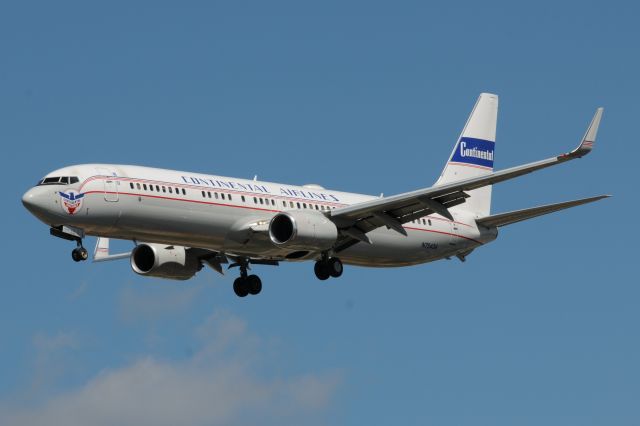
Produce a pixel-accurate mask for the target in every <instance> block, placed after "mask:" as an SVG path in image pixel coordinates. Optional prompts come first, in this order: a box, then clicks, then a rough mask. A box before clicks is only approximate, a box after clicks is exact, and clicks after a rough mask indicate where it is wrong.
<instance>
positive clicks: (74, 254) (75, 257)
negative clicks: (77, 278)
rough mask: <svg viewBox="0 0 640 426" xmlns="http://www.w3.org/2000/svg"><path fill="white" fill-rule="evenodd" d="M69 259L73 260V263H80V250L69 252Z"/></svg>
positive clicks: (75, 249)
mask: <svg viewBox="0 0 640 426" xmlns="http://www.w3.org/2000/svg"><path fill="white" fill-rule="evenodd" d="M71 258H72V259H73V260H74V262H80V261H81V260H82V257H81V256H80V250H79V249H77V248H74V249H73V251H72V252H71Z"/></svg>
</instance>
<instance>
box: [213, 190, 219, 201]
mask: <svg viewBox="0 0 640 426" xmlns="http://www.w3.org/2000/svg"><path fill="white" fill-rule="evenodd" d="M213 195H214V196H215V197H216V200H217V199H218V193H217V192H214V193H213Z"/></svg>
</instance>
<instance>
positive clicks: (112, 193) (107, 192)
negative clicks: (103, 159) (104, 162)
mask: <svg viewBox="0 0 640 426" xmlns="http://www.w3.org/2000/svg"><path fill="white" fill-rule="evenodd" d="M97 171H98V174H99V175H100V176H101V177H102V179H104V200H105V201H108V202H111V203H114V202H117V201H118V199H119V192H120V191H119V190H118V188H119V186H120V181H119V180H118V179H116V178H115V177H116V176H118V174H117V173H116V172H114V171H113V170H108V169H105V168H101V167H99V168H98V169H97ZM111 177H113V179H112V178H111Z"/></svg>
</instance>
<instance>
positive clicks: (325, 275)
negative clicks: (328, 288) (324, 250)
mask: <svg viewBox="0 0 640 426" xmlns="http://www.w3.org/2000/svg"><path fill="white" fill-rule="evenodd" d="M313 272H315V273H316V277H318V279H319V280H321V281H324V280H327V279H329V277H330V276H331V274H330V273H329V268H327V264H326V263H325V262H323V261H321V260H319V261H317V262H316V264H315V265H314V266H313Z"/></svg>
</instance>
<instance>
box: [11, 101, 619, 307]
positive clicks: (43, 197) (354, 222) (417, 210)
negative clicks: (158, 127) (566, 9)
mask: <svg viewBox="0 0 640 426" xmlns="http://www.w3.org/2000/svg"><path fill="white" fill-rule="evenodd" d="M602 112H603V109H602V108H598V109H597V110H596V112H595V115H594V116H593V119H592V120H591V123H590V124H589V127H588V128H587V131H586V132H585V134H584V137H583V138H582V140H581V141H580V143H579V145H578V146H577V147H576V148H575V149H574V150H572V151H570V152H568V153H565V154H561V155H558V156H555V157H551V158H548V159H545V160H541V161H536V162H532V163H528V164H525V165H521V166H516V167H511V168H507V169H504V170H500V171H494V169H493V157H494V148H495V141H496V124H497V114H498V96H497V95H495V94H491V93H482V94H480V96H479V97H478V99H477V101H476V103H475V105H474V107H473V110H472V111H471V114H470V116H469V118H468V120H467V122H466V124H465V126H464V128H463V130H462V133H461V134H460V137H459V138H458V139H457V140H456V142H455V145H454V148H453V151H452V152H451V155H450V157H449V159H448V161H447V163H446V164H445V166H444V169H443V171H442V173H441V174H440V177H439V178H438V179H437V181H436V182H435V184H434V185H433V186H431V187H428V188H422V189H417V190H413V191H410V192H405V193H401V194H397V195H393V196H389V197H385V196H383V195H382V194H381V195H380V196H370V195H362V194H353V193H346V192H340V191H334V190H329V189H325V188H323V187H322V186H319V185H303V186H295V185H288V184H280V183H272V182H262V181H258V180H257V178H254V179H253V180H247V179H239V178H231V177H223V176H215V175H210V174H203V173H194V172H181V171H174V170H163V169H157V168H149V167H141V166H132V165H117V164H82V165H74V166H69V167H64V168H62V169H59V170H55V171H53V172H51V173H49V174H47V175H46V176H45V177H44V178H42V179H41V180H40V181H39V182H38V183H37V185H36V186H35V187H33V188H31V189H29V190H28V191H27V192H26V193H25V194H24V196H23V197H22V203H23V204H24V206H25V207H26V208H27V209H28V210H29V211H30V212H31V213H32V214H33V215H34V216H36V218H38V219H39V220H40V221H42V222H44V223H45V224H46V225H48V226H50V233H51V235H54V236H56V237H60V238H63V239H66V240H70V241H75V243H76V248H75V249H73V251H72V258H73V260H75V261H77V262H78V261H84V260H86V259H87V258H88V257H89V255H88V252H87V250H86V249H85V248H84V246H83V240H84V238H85V236H96V237H98V240H97V244H96V248H95V251H94V257H93V258H94V261H105V260H115V259H122V258H129V259H130V264H131V268H132V269H133V271H134V272H136V273H137V274H140V275H143V276H149V277H159V278H167V279H174V280H187V279H189V278H192V277H193V276H194V275H195V274H196V273H197V272H198V271H200V270H201V269H202V268H203V267H204V265H208V266H209V267H211V268H212V269H213V270H215V271H217V272H218V273H221V274H223V273H224V266H227V267H228V268H233V267H237V268H238V269H239V272H240V275H239V277H238V278H236V279H235V281H234V283H233V290H234V292H235V293H236V295H237V296H239V297H245V296H247V295H249V294H251V295H256V294H258V293H260V292H261V290H262V281H261V280H260V278H259V277H258V276H257V275H255V274H251V275H250V274H249V270H250V269H251V266H252V265H278V264H280V263H281V262H300V261H314V262H315V263H314V272H315V275H316V277H317V278H318V279H320V280H327V279H329V278H331V277H333V278H337V277H340V276H341V275H342V273H343V265H345V264H346V265H357V266H368V267H398V266H408V265H416V264H421V263H426V262H432V261H435V260H440V259H451V258H452V257H457V258H458V259H460V260H461V261H465V260H466V258H467V256H469V254H470V253H471V252H472V251H474V250H475V249H476V248H478V247H480V246H483V245H485V244H488V243H490V242H491V241H493V240H495V239H496V238H497V236H498V229H499V228H501V227H503V226H507V225H510V224H513V223H516V222H520V221H523V220H528V219H531V218H534V217H537V216H541V215H544V214H548V213H551V212H556V211H559V210H563V209H567V208H570V207H574V206H578V205H581V204H586V203H591V202H594V201H597V200H600V199H603V198H606V197H609V196H608V195H599V196H595V197H590V198H583V199H578V200H573V201H566V202H562V203H557V204H549V205H543V206H539V207H533V208H528V209H523V210H516V211H511V212H507V213H499V214H491V212H490V207H491V190H492V185H494V184H497V183H499V182H503V181H506V180H509V179H513V178H516V177H519V176H522V175H525V174H528V173H531V172H534V171H537V170H540V169H543V168H546V167H551V166H555V165H558V164H562V163H565V162H567V161H570V160H574V159H576V158H581V157H583V156H584V155H586V154H588V153H589V152H590V151H591V150H592V148H593V145H594V143H595V140H596V134H597V131H598V126H599V124H600V120H601V118H602ZM110 238H113V239H121V240H129V241H133V243H134V248H133V249H132V250H131V252H128V253H120V254H109V239H110ZM223 265H224V266H223Z"/></svg>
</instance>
